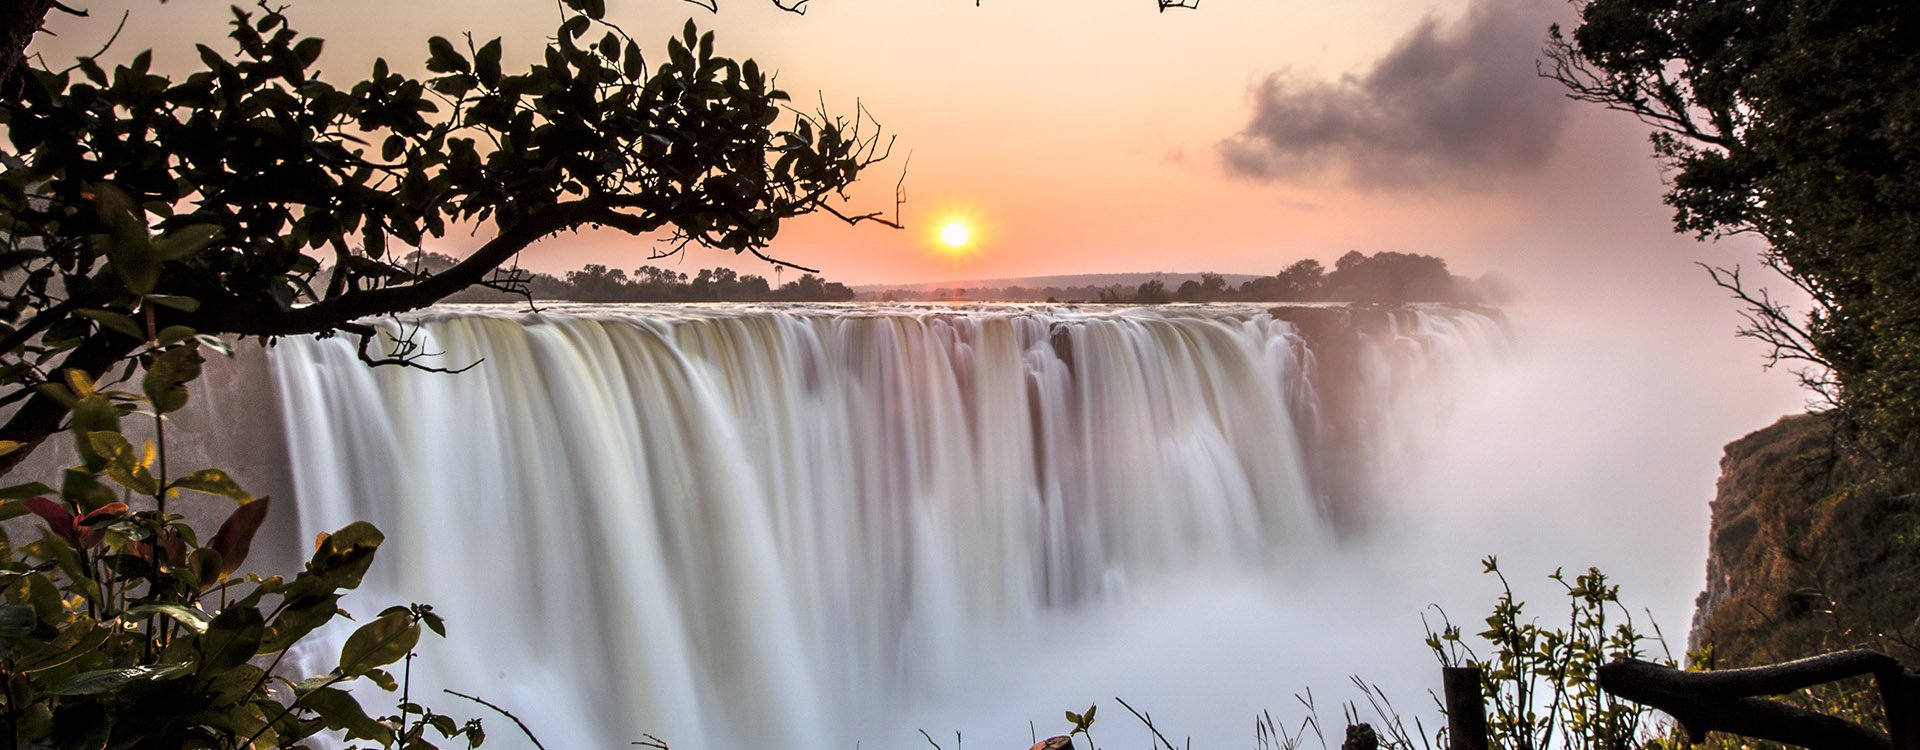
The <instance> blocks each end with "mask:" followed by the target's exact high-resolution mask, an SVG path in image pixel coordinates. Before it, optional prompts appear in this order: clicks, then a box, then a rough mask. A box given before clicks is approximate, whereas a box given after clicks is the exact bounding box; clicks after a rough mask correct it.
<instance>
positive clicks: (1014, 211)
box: [36, 0, 1710, 283]
mask: <svg viewBox="0 0 1920 750" xmlns="http://www.w3.org/2000/svg"><path fill="white" fill-rule="evenodd" d="M610 5H611V17H612V18H613V19H614V20H615V21H616V22H618V23H620V24H621V25H623V26H624V27H625V28H627V29H628V30H629V31H632V32H634V33H635V35H636V36H638V37H639V38H641V39H643V40H649V39H658V40H660V41H661V42H664V40H665V37H666V36H667V35H668V34H670V33H672V32H673V30H675V29H677V28H678V26H679V24H680V23H681V22H682V21H684V20H685V19H686V18H688V17H693V18H695V19H696V20H697V21H698V22H699V23H701V24H702V25H704V26H706V27H709V28H712V29H714V30H715V31H716V32H717V34H718V41H719V45H718V46H719V48H720V50H721V51H722V52H723V53H724V54H730V55H734V56H737V57H747V56H751V57H754V58H757V59H759V60H760V61H762V63H763V65H766V66H768V67H772V68H774V69H776V70H778V71H779V82H780V83H781V85H782V86H783V87H785V88H786V89H787V90H789V91H790V92H792V93H793V94H794V95H795V98H796V100H798V101H799V102H801V103H806V102H811V101H814V100H816V98H818V97H824V99H825V101H826V102H827V104H828V106H829V107H830V108H831V109H834V110H835V111H841V112H850V111H851V110H852V108H853V105H854V102H855V101H856V100H858V101H860V102H862V103H864V104H865V105H866V107H867V108H868V109H869V110H871V111H872V112H873V113H874V114H875V115H876V116H877V117H878V118H880V120H881V122H882V123H883V124H884V125H885V126H886V127H887V129H888V130H889V131H890V132H892V133H894V134H897V135H898V137H899V141H898V146H897V149H896V158H895V159H894V160H893V161H891V162H888V163H885V164H882V165H880V166H878V167H876V168H875V169H874V170H873V171H872V172H870V173H869V177H868V178H867V179H865V180H864V181H863V182H862V184H861V186H860V187H859V189H858V190H857V191H856V193H855V196H856V200H855V202H854V204H853V207H854V208H859V209H883V210H887V209H890V208H891V204H892V191H893V186H894V183H895V181H896V180H897V178H898V177H899V168H900V166H901V164H902V163H904V161H905V159H904V157H905V156H906V154H908V153H909V152H911V154H912V162H911V170H910V172H909V174H908V179H907V183H906V191H907V198H908V203H907V204H906V206H905V208H904V213H903V216H902V218H903V219H904V220H905V221H906V222H907V224H908V225H909V228H908V229H907V230H906V231H893V230H889V229H885V228H880V227H875V226H872V225H867V226H862V227H857V228H855V227H846V226H843V225H840V224H838V223H837V222H835V221H834V220H832V219H830V218H810V219H805V220H801V221H797V222H793V223H790V224H789V225H788V226H787V227H785V228H784V229H783V231H782V234H781V236H780V238H779V239H778V240H777V242H776V243H775V245H774V247H773V248H772V254H774V255H776V256H777V257H782V258H787V259H791V260H793V261H795V262H798V263H801V264H804V265H809V266H817V267H820V268H822V269H824V271H825V272H826V275H827V276H829V277H830V278H833V279H836V280H842V281H846V282H849V283H874V282H910V281H937V280H943V279H967V278H999V277H1013V276H1026V275H1040V274H1060V273H1094V272H1114V271H1155V270H1166V271H1187V272H1191V271H1203V270H1204V271H1220V272H1228V273H1262V274H1268V273H1273V272H1275V271H1277V270H1278V269H1279V268H1281V267H1282V266H1284V265H1286V264H1287V263H1290V262H1292V261H1293V260H1296V259H1299V258H1303V257H1312V258H1318V259H1321V260H1323V261H1330V260H1332V259H1333V258H1335V257H1338V256H1339V255H1340V254H1341V253H1343V252H1345V251H1347V250H1350V249H1358V250H1363V251H1369V252H1371V251H1378V250H1402V251H1410V252H1423V253H1431V254H1437V255H1441V256H1443V257H1445V258H1448V259H1449V260H1450V262H1451V263H1452V264H1453V266H1454V267H1455V269H1456V270H1457V271H1460V272H1464V273H1469V274H1478V273H1483V272H1486V271H1490V270H1495V269H1499V270H1502V271H1504V272H1512V271H1514V270H1515V269H1521V270H1525V269H1527V268H1529V267H1532V266H1534V265H1545V266H1556V267H1557V266H1559V265H1561V264H1562V263H1563V261H1564V262H1570V263H1572V264H1573V265H1574V266H1576V267H1577V266H1579V265H1581V264H1592V263H1594V262H1596V257H1595V256H1609V255H1612V256H1621V257H1630V258H1658V259H1660V262H1661V263H1662V264H1664V265H1670V264H1671V261H1673V260H1690V259H1692V258H1694V257H1696V256H1703V254H1704V253H1707V252H1710V250H1707V249H1703V248H1701V247H1697V246H1694V244H1693V243H1691V242H1690V241H1688V240H1686V239H1684V238H1677V237H1671V236H1669V235H1668V234H1667V233H1666V231H1665V227H1666V224H1665V222H1666V217H1665V211H1664V210H1663V209H1662V208H1660V206H1659V205H1658V203H1657V201H1658V195H1659V191H1660V183H1659V172H1658V169H1657V166H1656V165H1655V164H1654V163H1653V161H1652V160H1651V158H1650V157H1649V156H1648V153H1647V148H1646V145H1645V142H1644V135H1643V132H1642V130H1641V129H1640V128H1639V126H1638V125H1637V124H1635V123H1634V122H1633V121H1632V120H1631V119H1629V118H1626V117H1624V116H1618V115H1610V114H1608V113H1602V112H1591V111H1586V110H1582V109H1576V108H1574V107H1573V106H1571V105H1570V104H1568V103H1566V102H1564V101H1563V100H1562V99H1561V98H1560V96H1559V94H1558V91H1557V90H1556V87H1555V85H1554V84H1553V83H1551V82H1548V81H1544V80H1540V79H1538V78H1536V77H1534V75H1533V61H1534V59H1535V57H1537V52H1538V49H1539V47H1540V43H1541V41H1542V39H1543V38H1544V35H1545V29H1546V25H1547V24H1548V23H1549V22H1551V21H1554V20H1564V19H1563V18H1562V17H1563V16H1565V15H1566V14H1567V9H1566V7H1565V6H1563V5H1561V4H1560V3H1558V2H1554V1H1553V0H1449V1H1448V2H1439V3H1426V2H1411V1H1408V0H1358V1H1356V2H1351V3H1339V4H1321V3H1306V2H1286V1H1277V0H1260V1H1258V2H1254V1H1251V0H1243V1H1241V2H1234V1H1233V0H1207V2H1205V3H1203V5H1202V7H1201V8H1200V9H1199V10H1197V11H1195V10H1176V11H1170V12H1166V13H1160V12H1156V9H1155V7H1154V4H1153V2H1152V0H1070V1H1061V2H1050V3H1045V4H1043V5H1044V7H1038V8H1036V7H1035V5H1036V4H1035V3H1027V2H1013V1H1011V0H999V1H997V2H995V1H989V2H983V3H982V4H981V5H980V6H978V7H976V6H975V5H974V4H973V3H969V2H964V1H962V0H815V2H813V3H812V5H811V6H810V9H809V12H808V13H807V14H806V15H805V16H804V17H801V16H795V15H792V14H788V13H784V12H781V11H778V10H776V9H775V8H774V7H773V6H772V4H771V3H770V2H768V0H722V2H721V11H720V13H718V14H710V13H707V12H706V11H704V10H701V9H700V8H698V7H696V6H694V5H691V4H687V3H684V2H676V1H674V0H626V1H625V2H621V1H619V0H616V1H615V2H613V3H611V4H610ZM87 7H89V8H90V9H91V10H92V12H93V13H94V14H95V16H96V20H94V21H86V22H79V23H75V22H73V21H71V20H68V19H56V21H55V22H54V23H53V25H52V27H53V28H54V29H55V30H56V31H58V32H59V33H60V35H59V37H57V38H56V39H53V40H51V41H46V42H43V43H42V44H41V45H40V46H38V47H36V49H38V50H41V51H43V52H45V53H46V54H47V55H48V56H49V58H50V59H56V60H57V59H64V58H67V57H69V56H70V55H71V54H73V53H74V52H76V51H82V50H91V49H94V48H96V47H97V46H98V45H99V44H100V43H101V42H102V41H104V39H105V36H106V34H107V33H108V28H109V27H110V26H111V23H110V22H109V21H110V20H111V19H114V18H117V17H118V16H119V15H120V10H121V9H129V10H131V12H132V14H133V15H132V20H131V21H130V22H129V28H128V30H127V32H126V33H125V34H123V36H122V38H121V39H120V40H119V42H118V43H117V46H116V50H118V51H120V52H122V53H124V54H128V55H130V54H131V53H132V51H134V50H137V49H141V48H146V47H153V48H156V54H157V56H158V60H159V63H160V66H161V67H162V68H163V69H165V68H166V67H168V66H170V65H178V64H182V63H189V62H191V61H192V57H191V55H192V49H191V45H190V44H188V42H190V41H206V42H209V43H212V44H214V46H216V48H218V47H219V46H220V43H221V42H222V41H224V40H222V39H220V37H221V35H222V34H224V27H223V23H224V19H225V17H226V15H227V11H226V10H225V5H224V4H223V3H218V2H205V1H204V0H201V1H198V2H179V1H176V2H173V3H169V4H161V3H159V2H156V1H155V0H112V1H108V0H102V1H100V2H93V3H89V4H88V5H87ZM292 16H293V19H294V22H295V25H296V26H297V27H298V28H300V29H302V30H303V31H306V32H307V33H311V34H315V35H318V36H321V37H324V38H326V39H327V40H328V47H327V51H326V55H325V56H324V57H323V58H322V61H321V66H320V67H321V68H322V70H323V71H325V72H326V73H327V74H328V75H329V77H331V78H342V79H343V78H346V77H348V76H354V75H356V74H363V73H364V71H365V70H366V69H367V67H368V65H369V64H370V61H371V59H372V57H373V56H375V55H383V56H385V57H387V58H389V59H390V60H392V61H393V62H394V63H396V64H397V65H403V64H411V65H413V66H415V67H414V69H415V70H416V72H418V71H419V67H418V65H419V62H418V61H420V60H422V59H424V48H425V45H424V42H423V40H424V38H425V37H426V36H429V35H433V34H440V35H446V36H450V37H451V36H456V35H458V34H460V33H463V32H469V31H470V32H472V33H474V34H475V35H476V36H478V37H480V38H482V39H484V38H489V37H492V36H501V37H504V38H505V46H506V51H507V58H508V62H509V63H513V62H515V61H518V62H519V63H520V64H526V63H528V62H530V61H531V60H532V59H533V58H534V56H535V55H536V54H537V53H538V51H539V49H540V46H541V44H542V42H543V39H544V38H545V36H546V34H547V32H548V31H549V30H550V29H551V28H552V27H553V25H554V24H555V23H556V21H557V18H558V16H557V13H556V11H555V10H554V9H553V6H552V5H551V4H548V3H538V2H525V1H524V0H516V1H513V2H508V1H506V0H493V1H492V2H474V1H472V0H468V1H466V2H452V1H448V0H417V1H415V2H391V0H382V1H380V2H374V1H371V0H324V1H322V0H307V2H303V3H296V4H295V5H294V8H293V10H292ZM1270 81H1271V82H1274V84H1273V85H1268V82H1270ZM1396 82H1397V83H1396ZM1263 91H1265V92H1267V94H1268V96H1266V97H1265V98H1262V97H1261V92H1263ZM1263 105H1264V106H1263ZM1263 110H1264V111H1268V112H1269V113H1270V114H1271V115H1272V117H1271V118H1270V119H1271V120H1272V121H1273V122H1275V123H1278V124H1279V125H1278V126H1279V127H1280V129H1281V131H1283V132H1275V133H1268V134H1265V135H1255V136H1252V137H1248V136H1246V135H1244V132H1245V131H1247V130H1248V128H1249V127H1250V123H1254V122H1255V118H1256V114H1257V112H1259V111H1263ZM1509 110H1511V111H1509ZM1309 120H1311V121H1312V122H1308V121H1309ZM1315 122H1318V123H1319V125H1320V127H1319V128H1318V129H1317V130H1316V129H1315V128H1314V127H1311V126H1312V125H1313V124H1314V123H1315ZM1301 123H1305V124H1301ZM1235 143H1237V144H1238V146H1237V147H1238V148H1240V149H1241V152H1242V155H1243V156H1244V155H1245V154H1246V153H1252V154H1254V156H1253V157H1252V161H1261V162H1263V164H1264V166H1259V167H1255V168H1248V167H1246V166H1245V165H1244V164H1243V166H1242V168H1241V169H1239V170H1236V169H1234V168H1232V167H1231V166H1230V160H1229V159H1228V158H1227V154H1228V153H1229V152H1230V151H1232V150H1233V149H1234V148H1236V146H1234V145H1230V144H1235ZM1249 143H1251V144H1253V145H1252V146H1251V147H1250V151H1249V146H1248V144H1249ZM1243 161H1245V160H1243ZM1249 172H1257V173H1258V174H1255V175H1254V176H1249ZM951 213H963V214H965V215H966V216H968V217H969V218H971V219H972V220H973V221H974V222H975V223H976V227H975V235H976V237H977V238H978V241H979V242H978V247H977V248H976V252H974V253H973V254H971V255H969V256H967V257H965V258H962V259H958V260H956V259H953V258H949V257H947V256H945V255H943V254H941V253H938V252H937V248H936V243H935V240H934V235H935V234H936V232H937V227H938V225H939V224H940V223H941V222H942V221H943V220H944V219H945V217H946V216H947V215H949V214H951ZM1582 222H1590V223H1592V224H1593V226H1594V227H1595V229H1596V230H1597V231H1596V232H1584V233H1574V234H1569V233H1567V232H1566V231H1564V230H1565V229H1566V228H1568V227H1569V226H1570V225H1574V224H1579V223H1582ZM1622 228H1626V229H1631V230H1633V231H1630V232H1629V231H1613V230H1617V229H1622ZM1649 230H1650V231H1649ZM1629 238H1631V239H1629ZM1624 242H1632V243H1633V246H1632V247H1622V246H1621V243H1624ZM472 244H474V240H472V239H471V238H466V237H458V238H451V239H449V240H445V241H441V242H439V243H436V244H435V245H434V246H433V247H434V249H437V250H442V251H449V252H456V253H457V252H459V251H460V250H461V249H462V248H463V247H466V246H470V245H472ZM1649 245H1651V246H1652V247H1649ZM651 247H652V245H651V244H650V243H648V242H646V241H644V240H634V239H631V238H627V237H624V236H617V235H611V234H608V235H600V236H584V237H573V236H568V237H560V238H555V239H551V240H548V241H547V242H545V243H543V244H542V245H540V246H538V247H537V248H535V249H534V250H533V251H531V252H530V253H529V254H528V255H527V256H526V257H525V258H523V263H524V264H525V265H527V266H529V267H532V268H535V269H538V270H547V271H564V270H567V269H570V268H577V267H579V266H580V265H581V264H583V263H587V262H602V263H608V264H610V265H614V266H616V267H622V268H632V267H635V266H638V265H641V264H643V263H646V262H648V261H646V260H645V254H646V252H647V251H648V249H649V248H651ZM725 260H728V259H727V258H724V257H722V256H720V255H719V254H717V253H715V252H712V251H700V250H695V251H693V252H692V253H690V255H689V256H688V257H685V258H682V259H677V260H674V261H670V262H673V263H676V264H677V265H678V267H680V268H682V269H683V270H687V271H692V270H693V269H697V268H700V267H704V266H708V265H716V264H718V263H720V262H722V261H725ZM1547 261H1550V262H1547ZM731 265H733V266H735V267H736V268H739V269H741V270H742V271H746V272H760V273H765V272H767V270H768V269H767V268H766V266H765V265H764V264H757V263H743V262H734V263H731ZM1600 265H1602V266H1604V265H1607V264H1606V263H1604V262H1602V263H1600ZM1576 273H1577V272H1576ZM1555 275H1557V274H1555ZM1582 275H1585V274H1582Z"/></svg>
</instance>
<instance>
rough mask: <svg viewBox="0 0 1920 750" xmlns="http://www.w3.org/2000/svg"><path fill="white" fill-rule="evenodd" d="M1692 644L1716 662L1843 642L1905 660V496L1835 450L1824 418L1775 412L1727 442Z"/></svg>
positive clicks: (1916, 547) (1916, 603) (1739, 662)
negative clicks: (1771, 419) (1774, 417)
mask: <svg viewBox="0 0 1920 750" xmlns="http://www.w3.org/2000/svg"><path fill="white" fill-rule="evenodd" d="M1720 469H1721V474H1720V482H1719V488H1718V493H1717V497H1716V498H1715V499H1714V501H1713V521H1712V526H1711V531H1710V534H1711V538H1710V541H1709V544H1708V551H1707V586H1706V590H1705V591H1703V592H1701V594H1700V598H1699V599H1698V601H1697V609H1696V610H1695V612H1694V621H1693V632H1692V634H1691V635H1690V637H1689V639H1688V646H1689V648H1690V649H1698V648H1701V647H1711V648H1712V654H1713V660H1714V662H1715V665H1716V666H1717V667H1719V668H1727V667H1738V666H1748V665H1753V664H1761V663H1768V662H1776V661H1784V660H1788V659H1795V658H1800V657H1803V656H1809V655H1812V654H1815V653H1820V652H1824V651H1830V650H1834V649H1841V648H1850V647H1857V646H1863V647H1871V648H1879V649H1882V650H1887V651H1889V652H1891V653H1894V654H1895V655H1897V656H1901V657H1903V658H1908V659H1911V658H1913V657H1914V656H1915V655H1916V654H1915V652H1914V645H1913V644H1914V643H1915V641H1914V636H1915V635H1916V634H1920V633H1916V631H1920V627H1917V626H1916V619H1915V618H1916V615H1920V539H1916V534H1915V530H1916V528H1917V527H1920V524H1917V523H1916V519H1915V515H1914V509H1915V508H1914V506H1915V503H1914V496H1913V494H1912V493H1911V492H1910V491H1909V492H1903V491H1900V489H1899V488H1895V487H1891V486H1889V485H1890V483H1889V482H1886V481H1885V480H1881V481H1866V480H1865V477H1867V476H1869V475H1870V472H1869V471H1867V468H1866V467H1864V466H1863V465H1861V464H1860V463H1859V462H1858V461H1855V460H1849V459H1845V458H1842V457H1841V454H1840V453H1839V452H1838V451H1836V442H1835V438H1834V435H1833V426H1832V420H1831V419H1829V418H1828V417H1825V416H1820V415H1805V414H1803V415H1797V416H1790V417H1785V418H1783V419H1781V420H1780V421H1779V422H1776V423H1774V424H1773V425H1772V426H1770V427H1767V428H1766V429H1763V430H1760V431H1758V432H1755V433H1753V434H1751V435H1748V436H1746V437H1744V438H1741V439H1739V440H1737V441H1734V442H1733V443H1731V444H1729V445H1728V446H1727V451H1726V456H1725V457H1724V458H1723V459H1721V462H1720Z"/></svg>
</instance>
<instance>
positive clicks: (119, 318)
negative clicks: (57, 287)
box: [75, 310, 147, 341]
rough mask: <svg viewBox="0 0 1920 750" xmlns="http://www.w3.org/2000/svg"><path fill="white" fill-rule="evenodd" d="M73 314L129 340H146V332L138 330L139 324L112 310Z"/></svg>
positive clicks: (84, 311)
mask: <svg viewBox="0 0 1920 750" xmlns="http://www.w3.org/2000/svg"><path fill="white" fill-rule="evenodd" d="M75 314H77V315H79V316H80V317H82V318H86V319H88V320H91V321H93V322H95V323H99V324H100V325H102V326H104V327H106V328H109V329H111V330H112V331H113V332H114V333H120V334H125V335H126V336H127V337H129V338H135V339H139V340H141V341H145V340H147V332H146V331H144V330H142V329H141V328H140V324H138V323H135V322H133V318H129V317H127V316H125V315H121V314H120V313H117V312H114V311H112V310H80V311H78V312H77V313H75Z"/></svg>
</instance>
